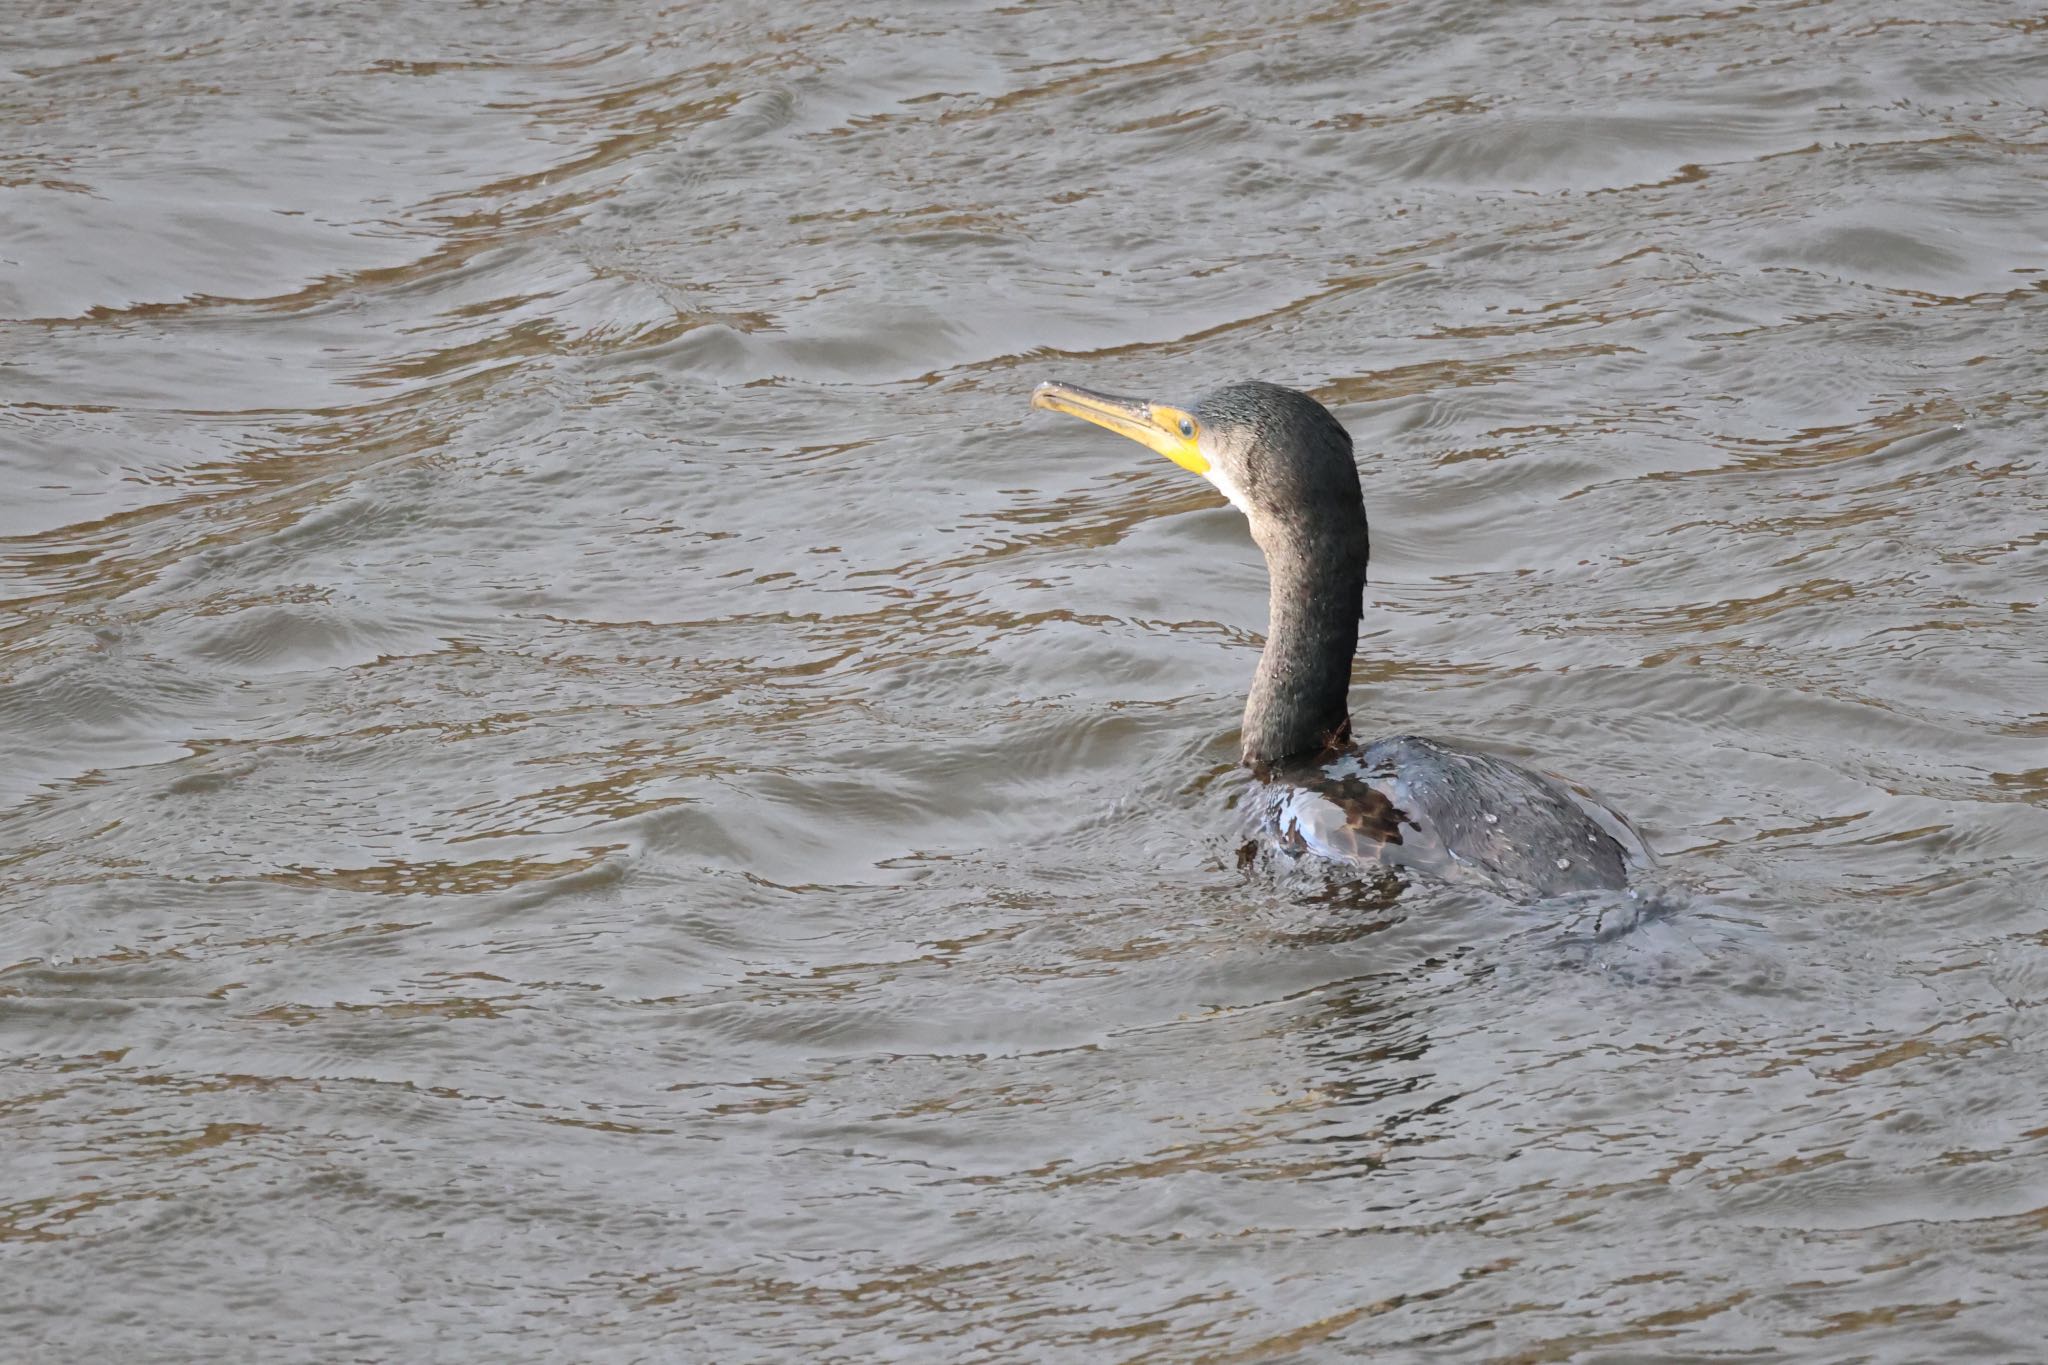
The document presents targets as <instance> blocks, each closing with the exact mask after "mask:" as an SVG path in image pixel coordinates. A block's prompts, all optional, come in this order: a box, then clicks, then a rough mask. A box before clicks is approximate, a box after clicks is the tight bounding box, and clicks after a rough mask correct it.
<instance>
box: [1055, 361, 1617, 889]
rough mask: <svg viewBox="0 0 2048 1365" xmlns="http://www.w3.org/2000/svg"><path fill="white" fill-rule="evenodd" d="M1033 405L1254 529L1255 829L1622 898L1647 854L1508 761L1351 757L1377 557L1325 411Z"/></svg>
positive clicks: (1291, 406) (1064, 392) (1372, 861)
mask: <svg viewBox="0 0 2048 1365" xmlns="http://www.w3.org/2000/svg"><path fill="white" fill-rule="evenodd" d="M1032 403H1033V404H1034V405H1035V406H1038V407H1044V408H1050V409H1052V410H1054V411H1057V412H1066V413H1071V414H1072V415H1074V416H1076V417H1081V418H1084V419H1086V420H1087V421H1090V422H1093V423H1095V424H1096V425H1097V426H1101V427H1105V428H1107V429H1108V430H1111V431H1114V432H1116V433H1118V434H1119V435H1122V436H1128V437H1130V438H1131V439H1133V440H1135V441H1138V442H1140V443H1141V444H1144V445H1146V446H1149V447H1151V448H1152V449H1153V450H1156V451H1158V452H1159V453H1160V454H1162V455H1165V456H1166V457H1167V458H1168V459H1170V460H1172V461H1173V462H1174V463H1175V464H1178V465H1180V466H1181V467H1182V468H1183V469H1187V470H1189V471H1191V472H1193V473H1196V474H1200V475H1201V476H1202V477H1204V478H1206V479H1208V480H1209V481H1210V482H1211V483H1212V484H1214V485H1215V486H1216V488H1217V490H1218V491H1219V492H1221V493H1222V494H1223V496H1224V497H1225V498H1227V499H1228V500H1229V501H1230V503H1231V504H1232V505H1233V506H1235V507H1236V508H1237V509H1238V510H1239V511H1241V512H1243V513H1244V514H1245V516H1246V518H1247V519H1248V520H1249V521H1250V523H1251V532H1252V539H1253V540H1254V541H1256V542H1257V543H1258V546H1259V549H1260V551H1261V552H1262V553H1263V554H1264V555H1265V558H1266V569H1267V575H1268V579H1269V582H1270V589H1271V595H1270V603H1269V605H1270V622H1269V626H1268V629H1267V634H1266V647H1265V649H1264V651H1263V652H1262V653H1261V655H1260V657H1259V667H1258V671H1257V673H1256V674H1255V675H1254V677H1253V680H1252V687H1251V694H1250V696H1249V697H1248V698H1247V699H1246V701H1245V710H1244V729H1243V740H1242V744H1243V757H1244V762H1245V765H1246V766H1247V767H1249V768H1250V769H1251V770H1252V773H1253V775H1254V776H1255V777H1256V778H1257V779H1258V781H1259V786H1258V788H1257V789H1256V790H1255V793H1254V796H1253V802H1252V805H1253V811H1254V816H1255V818H1256V819H1257V820H1258V821H1259V822H1260V823H1261V824H1262V825H1264V826H1265V827H1266V828H1267V830H1268V831H1269V832H1270V833H1271V834H1272V835H1273V837H1274V838H1275V839H1276V840H1277V841H1278V842H1279V843H1280V844H1281V845H1282V846H1283V847H1286V848H1290V849H1293V850H1295V851H1300V852H1307V853H1311V854H1314V855H1317V856H1320V857H1323V858H1329V859H1333V860H1336V861H1339V862H1342V863H1347V864H1351V865H1354V866H1358V867H1361V868H1363V867H1393V868H1396V869H1399V870H1401V871H1402V872H1404V873H1412V874H1420V875H1424V876H1431V877H1437V878H1441V879H1446V880H1477V881H1481V882H1483V883H1485V884H1487V885H1490V886H1492V887H1494V888H1495V889H1497V890H1501V891H1504V892H1508V893H1510V894H1517V895H1524V896H1535V897H1543V896H1553V895H1562V894H1565V893H1568V892H1574V891H1589V890H1603V889H1619V888H1621V887H1624V886H1626V885H1627V884H1628V874H1629V867H1630V864H1631V862H1632V861H1637V862H1640V861H1643V860H1645V859H1646V858H1647V852H1646V850H1644V849H1643V847H1642V844H1641V842H1640V841H1639V840H1637V839H1636V838H1635V837H1634V835H1633V834H1632V833H1631V832H1630V831H1629V829H1628V827H1627V825H1626V823H1625V822H1623V821H1622V820H1621V818H1620V817H1619V816H1617V815H1615V814H1614V813H1613V812H1612V811H1609V810H1607V809H1606V808H1605V807H1604V806H1601V805H1600V804H1598V803H1597V802H1595V801H1594V800H1593V799H1592V798H1591V797H1589V796H1587V795H1585V794H1584V793H1581V792H1579V791H1577V790H1576V789H1574V788H1572V787H1569V786H1567V785H1565V784H1564V783H1562V782H1559V781H1557V780H1555V779H1553V778H1549V777H1546V776H1543V775H1541V774H1538V773H1535V772H1532V771H1530V770H1529V769H1527V768H1524V767H1521V766H1519V765H1518V764H1515V763H1511V762H1509V761H1508V760H1506V759H1503V758H1497V757H1494V756H1492V755H1490V754H1486V753H1481V752H1477V751H1474V750H1471V749H1465V748H1460V747H1458V746H1456V745H1452V744H1447V743H1444V742H1442V741H1440V740H1434V739H1424V738H1421V737H1419V736H1413V735H1403V736H1396V737H1392V738H1387V739H1380V740H1376V741H1373V742H1372V743H1369V744H1366V745H1363V746H1359V745H1354V744H1353V743H1352V742H1351V714H1350V705H1349V691H1350V685H1351V660H1352V655H1353V654H1354V653H1355V651H1356V650H1357V646H1358V620H1359V615H1360V613H1361V611H1362V610H1363V603H1364V594H1365V572H1366V564H1367V560H1368V558H1369V557H1370V544H1369V536H1368V532H1367V526H1366V516H1365V505H1364V500H1363V497H1362V495H1361V492H1360V489H1359V483H1358V467H1357V465H1356V464H1355V463H1354V461H1353V458H1352V450H1351V437H1350V435H1349V433H1347V432H1346V431H1345V430H1344V427H1343V425H1342V424H1341V423H1340V422H1338V421H1337V419H1336V418H1335V417H1334V416H1333V415H1331V413H1330V412H1329V410H1328V409H1327V408H1325V407H1323V405H1322V404H1320V403H1318V402H1316V401H1315V400H1314V399H1313V398H1310V397H1309V396H1308V395H1307V394H1303V393H1298V392H1296V391H1294V390H1292V389H1284V388H1281V387H1279V386H1278V385H1274V384H1260V383H1250V384H1233V385H1230V386H1228V387H1226V388H1223V389H1218V390H1216V391H1215V392H1214V393H1211V394H1209V395H1208V396H1206V397H1204V398H1203V399H1201V400H1200V401H1198V402H1197V403H1195V404H1194V406H1192V407H1190V408H1177V407H1173V406H1171V405H1168V404H1164V403H1153V402H1149V401H1146V400H1144V399H1132V398H1120V397H1117V396H1115V395H1112V394H1103V393H1095V392H1092V391H1090V390H1088V389H1083V388H1078V387H1076V386H1073V385H1068V384H1041V385H1040V386H1039V387H1038V390H1037V392H1036V393H1034V394H1033V395H1032Z"/></svg>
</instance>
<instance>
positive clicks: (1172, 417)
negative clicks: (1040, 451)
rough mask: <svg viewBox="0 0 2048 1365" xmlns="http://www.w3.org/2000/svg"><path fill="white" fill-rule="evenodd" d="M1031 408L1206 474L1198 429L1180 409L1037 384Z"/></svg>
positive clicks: (1088, 391)
mask: <svg viewBox="0 0 2048 1365" xmlns="http://www.w3.org/2000/svg"><path fill="white" fill-rule="evenodd" d="M1031 406H1032V407H1034V408H1050V409H1051V410H1052V411H1054V412H1064V413H1070V414H1072V415H1073V416H1075V417H1078V418H1080V419H1081V420H1082V421H1084V422H1093V423H1095V425H1096V426H1098V427H1104V428H1106V429H1108V430H1110V431H1113V432H1115V433H1116V434H1117V435H1119V436H1128V437H1130V438H1131V439H1132V440H1133V441H1136V442H1138V443H1139V444H1140V445H1145V446H1150V447H1151V448H1152V449H1154V450H1156V451H1158V452H1159V453H1160V454H1161V455H1164V456H1165V457H1166V458H1167V459H1169V460H1172V461H1173V462H1174V463H1175V464H1177V465H1179V466H1180V467H1181V468H1182V469H1185V470H1187V471H1188V472H1189V473H1190V474H1207V473H1208V472H1209V461H1208V460H1207V459H1206V458H1205V457H1204V456H1203V454H1202V451H1201V446H1200V441H1199V438H1200V435H1201V427H1200V425H1199V424H1198V423H1196V421H1195V419H1194V417H1193V416H1192V415H1191V414H1189V413H1187V412H1184V411H1182V410H1181V409H1179V408H1174V407H1168V406H1167V405H1166V404H1164V403H1148V402H1147V401H1145V400H1144V399H1142V398H1119V397H1117V396H1116V395H1115V394H1113V393H1097V392H1095V391H1094V390H1093V389H1084V388H1079V387H1077V386H1075V385H1073V384H1040V385H1039V386H1038V387H1037V389H1035V390H1034V391H1033V392H1032V394H1031Z"/></svg>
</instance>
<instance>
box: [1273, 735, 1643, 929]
mask: <svg viewBox="0 0 2048 1365" xmlns="http://www.w3.org/2000/svg"><path fill="white" fill-rule="evenodd" d="M1252 808H1253V813H1254V817H1255V819H1256V820H1257V821H1258V823H1259V824H1260V825H1262V826H1263V827H1264V828H1265V829H1266V831H1267V832H1269V833H1270V834H1271V835H1272V836H1273V837H1274V838H1275V839H1276V840H1278V841H1279V842H1280V844H1281V845H1282V846H1283V847H1285V848H1288V849H1290V850H1292V851H1296V852H1306V853H1312V854H1315V855H1317V856H1318V857H1322V858H1327V859H1330V860H1332V861H1334V862H1341V863H1348V864H1351V865H1353V866H1356V867H1360V868H1369V867H1389V868H1394V869H1398V870H1400V871H1401V872H1404V873H1408V874H1415V875H1422V876H1428V877H1434V878H1437V879H1439V880H1442V881H1476V882H1481V883H1483V884H1485V885H1488V886H1491V887H1493V888H1494V889H1496V890H1500V891H1508V892H1514V893H1520V894H1524V895H1530V896H1539V897H1540V896H1558V895H1564V894H1567V893H1569V892H1573V891H1601V890H1619V889H1621V888H1622V887H1625V886H1626V885H1628V870H1629V863H1630V860H1631V858H1632V857H1634V858H1640V857H1642V856H1643V855H1642V849H1641V845H1640V844H1639V843H1638V842H1637V841H1636V840H1635V837H1634V835H1633V834H1632V833H1631V832H1630V831H1629V830H1628V827H1627V826H1626V825H1625V824H1623V823H1622V821H1621V819H1620V817H1618V816H1616V815H1615V814H1614V813H1613V812H1611V811H1608V810H1606V809H1605V808H1604V807H1602V806H1600V805H1599V804H1598V803H1596V802H1595V801H1594V800H1593V799H1592V798H1591V797H1588V796H1585V795H1583V794H1581V793H1579V792H1576V791H1574V790H1573V789H1572V788H1570V787H1568V786H1565V785H1564V784H1563V783H1560V782H1557V781H1555V780H1553V779H1551V778H1547V777H1544V776H1543V775H1541V774H1539V773H1533V772H1531V771H1529V769H1527V768H1524V767H1521V766H1519V765H1518V764H1514V763H1510V762H1508V761H1507V760H1506V759H1504V758H1496V757H1494V756H1493V755H1491V754H1485V753H1479V752H1477V751H1475V750H1471V749H1463V748H1459V747H1458V746H1456V745H1453V744H1447V743H1445V742H1444V741H1442V740H1435V739H1424V738H1422V737H1421V736H1419V735H1397V736H1393V737H1391V738H1387V739H1379V740H1374V741H1373V742H1372V743H1370V744H1366V745H1362V746H1359V747H1356V748H1350V749H1345V750H1343V751H1341V752H1339V753H1336V754H1333V755H1329V756H1325V757H1319V758H1315V759H1310V760H1307V761H1304V762H1300V763H1296V764H1293V765H1291V766H1288V767H1284V768H1282V769H1279V770H1277V771H1274V772H1273V773H1271V774H1270V775H1269V776H1268V779H1267V780H1266V781H1265V782H1263V783H1262V784H1261V785H1260V788H1259V790H1258V791H1257V792H1256V793H1255V794H1254V797H1253V801H1252Z"/></svg>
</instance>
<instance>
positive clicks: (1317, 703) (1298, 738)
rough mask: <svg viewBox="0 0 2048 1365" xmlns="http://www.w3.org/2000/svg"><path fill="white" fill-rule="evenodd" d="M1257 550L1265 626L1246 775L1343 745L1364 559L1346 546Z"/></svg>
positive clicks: (1281, 544)
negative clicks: (1266, 583)
mask: <svg viewBox="0 0 2048 1365" xmlns="http://www.w3.org/2000/svg"><path fill="white" fill-rule="evenodd" d="M1268 539H1270V540H1271V541H1272V542H1273V543H1270V544H1268V543H1266V541H1267V540H1268ZM1260 548H1261V549H1263V550H1264V551H1265V553H1266V573H1267V576H1268V578H1269V579H1270V581H1271V589H1270V593H1271V595H1270V611H1271V621H1270V624H1269V625H1268V626H1267V628H1266V650H1265V653H1263V654H1261V655H1260V656H1259V671H1258V674H1257V676H1256V677H1254V678H1253V679H1252V691H1251V697H1250V698H1249V699H1248V700H1247V701H1246V702H1245V707H1244V761H1245V762H1246V763H1248V764H1250V765H1251V766H1252V767H1253V768H1263V767H1267V766H1270V765H1272V764H1276V763H1280V762H1283V761H1285V760H1287V759H1297V758H1307V757H1312V756H1314V755H1316V754H1318V753H1321V752H1322V751H1324V750H1325V749H1331V748H1335V747H1337V746H1339V745H1341V744H1343V743H1344V742H1345V741H1346V740H1348V739H1349V738H1350V737H1351V710H1350V704H1349V701H1348V696H1349V693H1350V690H1351V656H1352V655H1353V654H1354V653H1355V652H1356V651H1357V649H1358V616H1359V612H1360V610H1361V608H1362V606H1363V603H1364V597H1365V557H1364V555H1363V554H1358V553H1356V552H1355V551H1352V550H1351V548H1350V547H1349V546H1348V545H1345V546H1340V545H1334V544H1328V543H1325V544H1323V545H1321V546H1308V547H1304V546H1303V545H1302V544H1300V543H1298V542H1295V541H1292V540H1283V539H1281V538H1279V537H1270V538H1261V545H1260Z"/></svg>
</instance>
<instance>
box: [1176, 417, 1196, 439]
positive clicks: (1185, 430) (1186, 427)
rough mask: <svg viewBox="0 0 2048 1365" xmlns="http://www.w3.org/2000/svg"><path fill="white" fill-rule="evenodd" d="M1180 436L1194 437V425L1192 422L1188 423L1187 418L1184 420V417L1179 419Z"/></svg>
mask: <svg viewBox="0 0 2048 1365" xmlns="http://www.w3.org/2000/svg"><path fill="white" fill-rule="evenodd" d="M1180 434H1181V435H1183V436H1186V437H1189V438H1192V437H1193V436H1194V434H1195V424H1194V423H1193V422H1190V421H1189V420H1188V419H1187V418H1185V417H1183V418H1181V419H1180Z"/></svg>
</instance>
